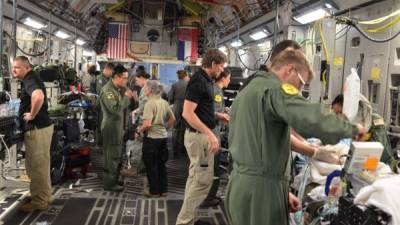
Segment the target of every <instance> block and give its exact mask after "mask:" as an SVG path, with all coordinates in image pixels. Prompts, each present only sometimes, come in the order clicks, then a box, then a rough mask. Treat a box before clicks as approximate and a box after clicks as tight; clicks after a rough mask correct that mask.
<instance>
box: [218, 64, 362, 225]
mask: <svg viewBox="0 0 400 225" xmlns="http://www.w3.org/2000/svg"><path fill="white" fill-rule="evenodd" d="M257 73H258V74H257V76H256V77H255V78H254V80H253V81H252V82H250V84H249V85H248V86H247V87H246V88H244V89H243V90H242V91H241V92H240V93H239V94H238V96H237V97H236V99H235V101H234V103H233V106H232V111H231V114H230V116H231V120H230V121H231V122H230V124H229V128H230V132H229V149H230V152H231V154H232V158H233V161H234V165H233V171H232V174H231V177H230V180H229V184H228V191H227V197H226V206H227V212H228V217H229V218H230V221H231V225H244V224H246V225H276V224H279V225H288V224H289V222H288V217H289V204H288V193H289V179H290V167H291V161H290V127H292V128H293V129H294V130H296V131H297V132H298V133H300V134H301V135H303V136H304V137H318V138H320V139H321V140H322V141H323V143H324V144H333V143H337V142H338V141H339V140H340V139H341V138H345V137H351V136H353V135H355V134H357V127H356V126H354V125H352V124H350V123H349V122H347V121H344V120H342V119H340V118H338V117H337V116H336V115H335V114H333V113H330V112H328V111H326V110H325V109H324V108H323V107H322V106H321V105H320V104H312V103H310V102H308V101H307V100H306V99H305V98H303V97H301V96H300V95H299V91H298V90H297V89H296V88H295V87H294V86H292V85H290V84H282V83H281V82H280V81H279V80H278V79H277V77H276V76H275V75H273V74H272V73H266V72H263V71H259V72H257Z"/></svg>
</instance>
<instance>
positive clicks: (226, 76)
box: [201, 68, 231, 207]
mask: <svg viewBox="0 0 400 225" xmlns="http://www.w3.org/2000/svg"><path fill="white" fill-rule="evenodd" d="M230 82H231V71H230V70H229V69H227V68H225V69H224V71H223V72H222V73H221V74H220V75H219V76H218V77H217V78H215V83H214V107H215V115H216V117H224V118H226V120H225V124H227V122H228V121H229V114H228V113H226V111H225V100H224V90H223V88H227V87H228V85H229V83H230ZM222 123H223V122H222V121H219V120H216V126H215V128H214V129H213V131H214V133H215V135H216V136H217V138H218V140H219V141H220V142H221V128H222ZM220 157H221V152H218V153H217V154H215V155H214V179H213V184H212V186H211V188H210V191H209V192H208V196H207V198H206V200H204V202H203V203H202V204H201V207H214V206H216V205H218V204H219V203H220V202H221V198H219V197H217V192H218V188H219V183H220V182H219V181H220V179H219V177H220V176H221V168H220Z"/></svg>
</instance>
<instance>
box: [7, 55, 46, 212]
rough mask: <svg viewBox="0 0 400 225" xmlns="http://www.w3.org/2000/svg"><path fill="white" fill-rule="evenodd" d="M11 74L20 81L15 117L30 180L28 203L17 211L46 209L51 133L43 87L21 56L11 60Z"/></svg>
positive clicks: (27, 61) (29, 65)
mask: <svg viewBox="0 0 400 225" xmlns="http://www.w3.org/2000/svg"><path fill="white" fill-rule="evenodd" d="M12 72H13V75H14V77H15V78H17V79H19V80H21V81H22V93H21V97H20V98H21V106H20V109H19V118H20V122H21V125H22V127H23V130H24V132H25V133H24V144H25V159H26V160H25V167H26V172H27V174H28V176H29V178H30V179H31V183H30V186H29V187H30V192H31V201H30V202H28V203H26V204H24V205H22V206H20V210H21V211H24V212H32V211H35V210H46V209H47V208H48V205H49V203H50V201H51V192H52V189H51V179H50V145H51V139H52V136H53V131H54V125H53V124H52V122H51V120H50V118H49V113H48V111H47V108H48V104H47V98H46V88H45V86H44V84H43V82H42V81H41V80H40V78H39V75H38V74H36V73H35V72H34V71H32V67H31V64H30V62H29V60H28V58H27V57H25V56H17V57H15V59H14V62H13V68H12Z"/></svg>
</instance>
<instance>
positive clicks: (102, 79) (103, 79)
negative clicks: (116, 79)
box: [95, 74, 110, 145]
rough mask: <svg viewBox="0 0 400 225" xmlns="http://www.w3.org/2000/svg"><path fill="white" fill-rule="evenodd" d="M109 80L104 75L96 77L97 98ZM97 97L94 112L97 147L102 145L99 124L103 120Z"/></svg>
mask: <svg viewBox="0 0 400 225" xmlns="http://www.w3.org/2000/svg"><path fill="white" fill-rule="evenodd" d="M109 80H110V78H109V77H106V76H104V74H102V75H100V76H97V81H96V88H95V89H96V94H97V96H99V97H100V92H101V89H103V87H104V85H106V84H107V82H108V81H109ZM99 97H98V100H97V102H96V105H97V109H98V110H97V111H96V112H97V127H96V140H97V144H98V145H102V140H101V139H102V138H101V132H100V129H101V123H102V120H103V115H102V112H101V108H100V98H99Z"/></svg>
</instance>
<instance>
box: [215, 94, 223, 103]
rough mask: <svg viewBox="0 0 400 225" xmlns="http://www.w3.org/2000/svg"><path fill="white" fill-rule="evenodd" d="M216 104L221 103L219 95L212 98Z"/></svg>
mask: <svg viewBox="0 0 400 225" xmlns="http://www.w3.org/2000/svg"><path fill="white" fill-rule="evenodd" d="M214 100H215V102H216V103H221V102H222V96H221V95H216V96H215V98H214Z"/></svg>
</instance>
